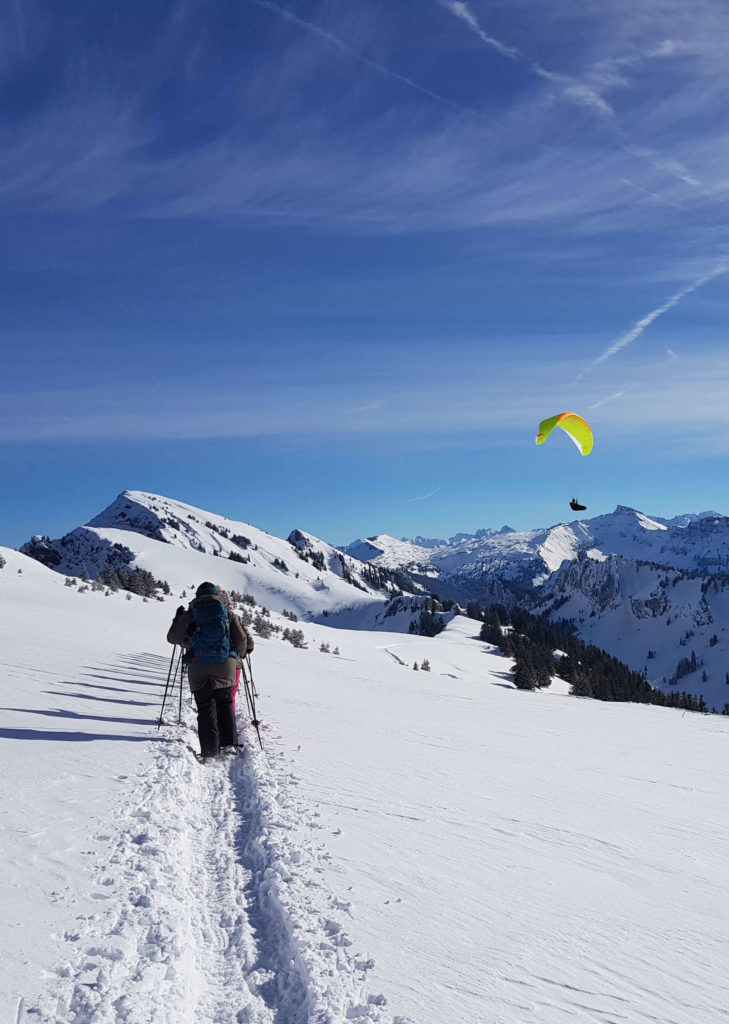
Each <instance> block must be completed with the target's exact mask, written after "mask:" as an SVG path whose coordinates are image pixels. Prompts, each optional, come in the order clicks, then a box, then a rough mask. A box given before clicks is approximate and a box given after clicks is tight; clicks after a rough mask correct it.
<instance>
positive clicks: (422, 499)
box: [408, 485, 442, 501]
mask: <svg viewBox="0 0 729 1024" xmlns="http://www.w3.org/2000/svg"><path fill="white" fill-rule="evenodd" d="M440 490H442V485H441V486H440V487H436V489H435V490H434V491H429V492H428V493H427V494H421V495H419V497H417V498H408V501H425V499H426V498H432V497H433V495H434V494H437V493H438V491H440Z"/></svg>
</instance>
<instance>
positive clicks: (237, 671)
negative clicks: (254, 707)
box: [218, 587, 254, 714]
mask: <svg viewBox="0 0 729 1024" xmlns="http://www.w3.org/2000/svg"><path fill="white" fill-rule="evenodd" d="M218 593H219V594H220V596H221V598H222V599H223V600H224V601H225V603H226V604H227V606H228V610H229V611H232V605H231V602H230V595H229V594H228V592H227V590H223V588H222V587H218ZM241 626H242V627H243V630H244V632H245V634H246V637H247V638H248V645H247V648H246V650H245V651H237V654H238V657H237V658H236V660H235V683H234V684H233V693H232V697H233V714H235V695H236V693H237V692H238V687H239V686H240V674H241V672H242V671H243V659H244V658H245V656H246V654H250V653H251V651H252V650H253V647H254V643H253V637H252V636H251V632H250V630H249V629H247V628H246V625H245V623H244V622H241Z"/></svg>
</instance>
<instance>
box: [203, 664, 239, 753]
mask: <svg viewBox="0 0 729 1024" xmlns="http://www.w3.org/2000/svg"><path fill="white" fill-rule="evenodd" d="M193 696H194V698H195V703H196V704H197V732H198V736H199V738H200V753H201V754H202V756H203V757H214V756H215V755H216V754H219V753H220V748H221V747H229V746H231V745H232V744H234V743H237V742H238V731H237V729H236V724H235V712H234V710H233V687H232V686H230V687H222V688H221V687H216V686H213V684H212V683H210V682H208V683H205V686H203V688H202V689H201V690H195V691H194V693H193Z"/></svg>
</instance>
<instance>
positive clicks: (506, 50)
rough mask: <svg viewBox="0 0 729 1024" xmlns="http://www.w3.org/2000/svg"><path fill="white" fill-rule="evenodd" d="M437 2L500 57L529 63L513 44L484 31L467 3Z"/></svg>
mask: <svg viewBox="0 0 729 1024" xmlns="http://www.w3.org/2000/svg"><path fill="white" fill-rule="evenodd" d="M439 2H440V3H441V5H442V6H443V7H445V8H446V10H448V11H450V12H451V14H454V15H455V16H456V17H457V18H460V19H461V21H465V23H466V24H467V25H468V27H469V28H470V29H471V30H472V31H473V32H475V33H476V35H477V36H478V37H479V39H481V41H482V42H484V43H486V45H487V46H491V47H493V49H494V50H497V51H498V52H499V53H500V54H501V55H502V57H508V58H509V59H510V60H515V61H518V63H520V64H530V63H531V62H530V61H529V59H528V58H527V57H525V56H524V54H523V53H522V52H521V51H520V50H517V49H516V48H515V47H513V46H506V45H505V44H504V43H502V42H500V41H499V40H498V39H494V37H493V36H490V35H489V34H488V32H485V31H484V30H483V29H482V28H481V26H480V25H479V23H478V21H477V20H476V18H475V17H474V15H473V14H471V12H470V10H469V9H468V4H465V3H461V2H460V0H439Z"/></svg>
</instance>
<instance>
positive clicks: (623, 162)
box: [0, 0, 729, 545]
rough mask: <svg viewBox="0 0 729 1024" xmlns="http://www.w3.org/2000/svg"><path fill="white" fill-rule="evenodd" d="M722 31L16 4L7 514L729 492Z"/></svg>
mask: <svg viewBox="0 0 729 1024" xmlns="http://www.w3.org/2000/svg"><path fill="white" fill-rule="evenodd" d="M728 47H729V8H727V6H726V4H725V3H724V2H723V0H692V3H691V4H690V5H687V4H685V3H684V2H683V0H611V2H610V3H609V4H605V3H598V2H592V0H561V3H560V4H557V5H545V4H543V3H540V2H539V0H488V2H487V0H472V2H469V3H464V2H457V0H398V2H397V3H392V2H391V0H357V2H351V0H336V2H334V0H331V2H329V0H327V2H303V0H302V2H298V3H292V2H291V0H289V3H287V4H284V3H277V2H276V3H274V2H269V0H235V2H232V0H231V2H221V0H205V2H204V3H203V2H202V0H200V2H190V0H184V2H180V3H168V2H155V0H145V2H136V0H124V2H123V3H122V2H112V0H108V2H105V3H104V4H98V3H96V2H94V3H92V2H83V0H79V2H76V3H74V4H65V5H59V4H51V3H38V2H35V0H25V2H23V3H22V4H21V3H20V2H19V0H16V2H14V3H10V4H6V5H5V7H4V8H3V9H2V11H1V12H0V84H1V86H2V95H3V103H2V104H0V172H1V173H0V215H1V216H2V223H3V242H4V244H3V259H2V261H0V299H1V301H0V338H1V339H2V340H1V344H2V357H1V359H0V398H1V401H0V480H2V490H3V501H2V502H1V503H0V543H4V544H9V545H19V544H21V543H22V542H23V541H24V540H25V539H27V537H28V536H29V535H30V534H31V533H37V532H43V533H49V534H52V535H58V534H59V533H61V532H64V531H66V530H67V529H70V528H72V527H73V526H75V525H78V524H79V523H81V522H84V521H86V520H87V519H89V518H91V517H92V516H93V515H94V514H96V513H97V512H98V511H100V509H101V508H102V507H104V506H105V505H106V504H108V503H109V502H110V501H111V500H112V499H113V498H114V497H115V495H116V494H117V493H118V492H119V491H121V490H124V489H126V488H131V489H143V490H148V491H156V492H158V493H163V494H167V495H169V496H171V497H176V498H180V499H182V500H185V501H188V502H191V503H193V504H198V505H200V506H202V507H206V508H209V509H212V510H215V511H218V512H221V513H223V514H226V515H229V516H231V517H234V518H239V519H242V520H245V521H249V522H252V523H254V524H255V525H258V526H261V527H263V528H264V529H267V530H269V531H270V532H272V533H277V534H286V533H287V532H288V531H289V530H290V529H292V528H293V527H295V526H297V527H300V528H303V529H306V530H309V531H311V532H312V533H315V534H318V535H320V536H323V537H325V538H326V539H328V540H331V541H333V542H334V543H344V542H347V541H349V540H352V539H353V538H354V537H356V536H362V535H367V534H374V533H379V532H388V533H391V534H394V535H397V536H400V535H414V534H416V533H420V534H425V535H430V536H448V535H450V534H452V533H455V532H457V531H459V530H475V529H477V528H479V527H482V526H495V527H498V526H501V525H503V524H504V523H508V524H510V525H512V526H514V527H516V528H530V527H536V526H547V525H550V524H552V523H554V522H558V521H560V520H565V519H568V518H569V517H570V511H569V508H568V507H567V501H568V500H569V498H570V497H572V496H573V495H576V496H577V497H579V498H580V499H581V500H582V501H583V503H585V504H587V505H588V508H589V512H590V514H599V513H602V512H606V511H610V510H612V509H613V508H614V507H615V506H616V505H617V504H627V505H633V506H634V507H637V508H640V509H641V510H643V511H645V512H648V513H653V514H658V515H666V516H667V515H673V514H676V513H678V512H683V511H699V510H703V509H706V508H713V509H716V510H718V511H720V512H725V513H729V490H728V485H727V472H726V467H727V458H728V456H729V432H728V431H727V424H728V421H729V412H728V403H727V396H728V395H729V344H728V341H729V338H728V335H727V323H728V322H729V320H728V317H729V291H728V288H729V205H728V201H729V174H728V173H727V167H729V120H728V119H727V115H726V111H727V110H728V109H729V76H728V75H727V72H726V53H727V48H728ZM565 409H573V410H575V411H577V412H580V413H582V414H583V415H584V416H586V417H587V418H588V419H589V420H590V422H591V423H592V425H593V428H594V430H595V434H596V443H595V450H594V452H593V454H592V455H591V456H589V457H588V458H585V459H583V458H581V456H580V455H579V454H578V453H577V451H576V450H575V449H574V448H573V447H572V445H571V443H570V442H569V441H568V439H567V438H566V437H564V436H563V435H560V436H556V437H553V438H551V439H550V442H549V443H548V444H546V445H544V446H541V447H539V448H537V447H536V445H535V444H534V437H535V433H536V428H537V425H538V423H539V421H540V420H541V419H542V418H544V417H546V416H548V415H552V414H554V413H556V412H560V411H563V410H565Z"/></svg>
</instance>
